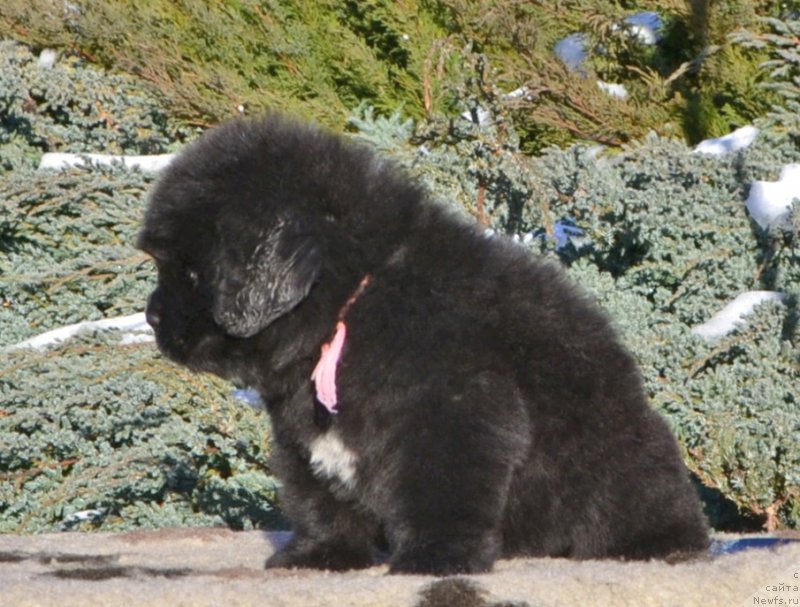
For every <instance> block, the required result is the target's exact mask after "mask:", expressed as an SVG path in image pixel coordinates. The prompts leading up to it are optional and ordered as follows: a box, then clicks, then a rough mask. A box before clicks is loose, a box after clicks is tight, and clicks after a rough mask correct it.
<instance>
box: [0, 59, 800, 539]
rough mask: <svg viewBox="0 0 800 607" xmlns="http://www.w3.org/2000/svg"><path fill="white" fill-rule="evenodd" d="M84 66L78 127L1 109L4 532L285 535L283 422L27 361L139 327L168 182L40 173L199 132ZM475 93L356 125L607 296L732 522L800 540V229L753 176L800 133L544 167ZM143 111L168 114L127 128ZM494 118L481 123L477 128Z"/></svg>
mask: <svg viewBox="0 0 800 607" xmlns="http://www.w3.org/2000/svg"><path fill="white" fill-rule="evenodd" d="M25 52H26V51H25V49H24V48H22V47H19V46H17V45H8V44H5V45H2V46H0V63H2V62H5V63H3V65H17V66H19V65H22V66H23V67H24V66H27V67H26V68H25V69H31V70H33V69H40V68H38V66H37V67H36V68H34V66H33V65H32V61H33V60H32V56H30V54H28V55H25ZM9 54H10V58H9ZM476 57H478V55H476ZM15 62H16V63H15ZM59 65H60V64H57V65H56V66H54V68H50V69H56V68H57V69H61V68H60V67H58V66H59ZM67 65H68V66H72V67H70V68H69V69H70V70H74V71H72V72H71V76H72V77H73V80H74V82H80V81H81V79H82V78H95V80H93V82H94V84H93V85H92V86H91V87H88V88H83V89H74V90H71V91H70V92H69V95H68V99H70V100H71V101H69V102H68V103H65V104H62V106H63V107H65V108H67V109H66V110H64V112H63V113H56V114H52V113H51V112H50V110H49V109H47V108H49V107H50V106H49V105H48V104H49V102H48V101H47V100H49V99H56V98H57V97H58V94H59V93H58V92H57V91H55V90H54V91H53V92H52V93H48V94H47V95H45V96H44V97H40V98H39V100H38V101H36V107H41V111H31V107H32V106H31V102H29V103H28V104H25V103H24V102H23V103H20V102H19V99H20V98H21V99H23V100H24V99H25V97H22V93H21V92H18V93H15V94H14V95H9V96H7V97H5V98H0V137H2V138H3V140H2V141H3V147H2V154H3V158H4V159H9V160H8V161H5V160H4V165H3V166H4V170H5V173H4V174H3V175H2V179H0V328H1V329H0V346H3V349H2V350H0V521H2V523H0V524H1V525H2V527H0V532H41V531H51V530H57V529H71V528H100V529H123V528H132V527H139V526H151V527H152V526H165V525H175V524H181V525H208V524H227V525H230V526H233V527H237V528H244V527H274V526H276V525H280V524H281V520H280V516H279V510H278V507H279V504H278V503H277V502H276V495H275V480H274V479H273V478H272V477H271V476H270V474H269V470H268V467H267V466H268V464H267V456H268V452H269V423H268V420H267V418H266V416H265V414H264V412H263V411H259V410H255V409H252V408H250V407H246V406H244V405H242V404H239V403H236V402H234V401H233V400H232V399H231V386H230V385H229V384H227V383H226V382H222V381H220V380H218V379H215V378H212V377H209V376H204V375H194V374H191V373H188V372H187V371H185V370H183V369H180V368H177V367H175V366H174V365H172V364H170V363H168V362H166V361H164V360H163V359H162V358H161V357H160V356H159V355H158V353H157V351H156V350H155V348H154V346H153V345H152V343H133V344H127V345H123V344H120V343H119V339H118V337H116V336H114V335H110V334H94V335H85V336H82V337H81V338H78V339H74V340H71V341H69V342H66V343H64V344H62V345H59V346H56V347H54V348H52V349H49V350H45V351H37V350H22V349H9V348H8V346H11V345H13V344H15V343H17V342H19V341H21V340H23V339H25V338H27V337H30V336H32V335H34V334H36V333H40V332H42V331H45V330H48V329H52V328H56V327H58V326H60V325H62V324H64V323H69V322H75V321H77V320H86V319H94V318H101V317H106V316H114V315H118V314H128V313H131V312H134V311H139V310H141V309H142V308H143V306H144V302H145V298H146V295H147V293H148V292H149V290H150V289H151V288H152V285H153V280H154V270H153V268H152V267H151V266H150V265H149V263H148V262H147V261H146V259H145V258H144V257H143V256H141V255H140V254H139V253H138V252H137V251H136V250H135V249H134V248H133V246H132V244H133V242H134V239H135V234H136V232H137V229H138V223H139V221H140V218H141V214H142V211H143V208H144V204H145V198H146V193H147V189H148V187H149V186H150V184H151V183H152V177H151V176H148V175H145V174H142V173H140V172H138V171H135V170H132V171H129V170H123V169H122V168H120V167H110V168H105V169H93V170H88V169H71V170H68V171H63V172H53V173H48V172H38V171H36V170H35V168H34V166H35V162H36V157H37V155H38V154H39V153H40V152H42V151H50V150H52V149H54V148H58V149H60V150H62V151H78V152H80V151H92V152H109V151H127V152H131V153H140V152H142V151H153V152H160V151H163V150H165V149H169V148H171V147H172V146H173V145H174V143H180V142H181V140H182V139H183V138H188V137H191V135H192V134H191V133H188V132H182V131H180V130H179V129H177V130H176V129H175V128H174V127H173V125H172V124H171V123H170V121H169V120H168V119H159V120H161V122H159V121H158V120H155V118H154V117H155V116H159V110H158V107H159V106H158V103H153V104H151V103H150V102H149V101H147V99H149V97H148V95H149V93H145V92H144V89H137V88H136V86H135V84H132V83H131V82H130V81H126V83H128V84H130V86H131V87H132V88H131V89H123V90H122V92H116V91H115V87H118V86H120V81H118V80H116V77H115V76H110V75H105V76H103V75H102V74H101V73H99V72H94V71H93V68H88V67H87V66H84V65H81V64H80V63H79V62H78V63H76V64H75V65H74V66H73V65H72V64H71V63H68V64H67ZM65 69H66V68H65ZM85 69H89V70H92V71H93V73H92V74H88V75H87V74H83V70H85ZM9 73H12V72H11V70H9V71H8V72H6V71H5V70H0V79H2V78H6V79H8V74H9ZM476 73H477V72H476ZM98 74H99V75H98ZM35 77H36V76H35V74H31V75H28V76H26V77H25V78H24V79H21V80H19V81H18V82H28V79H35ZM7 81H9V82H11V80H10V79H8V80H7ZM15 86H16V87H17V88H15V89H11V88H9V89H8V90H15V91H24V90H25V89H24V86H23V85H21V84H17V85H15ZM60 86H70V85H68V84H66V83H62V84H61V85H60ZM56 88H57V87H56ZM0 90H5V89H3V88H2V87H0ZM454 91H455V93H456V97H455V99H456V102H454V103H457V105H456V106H455V107H454V112H453V114H452V115H447V116H444V115H441V114H434V115H431V116H430V118H428V119H424V120H417V121H416V122H411V121H410V120H407V119H404V118H402V117H401V115H400V114H395V115H388V116H387V115H386V114H383V113H381V112H373V111H371V110H370V109H369V107H368V106H364V107H362V108H361V110H360V111H359V112H358V113H356V114H355V115H353V117H352V121H351V125H350V126H351V129H352V130H353V131H354V132H355V136H356V137H359V138H361V139H363V140H368V141H370V142H372V143H373V144H374V145H376V146H377V147H378V148H379V149H380V150H381V151H382V152H383V153H386V154H390V155H392V156H394V157H395V158H397V159H398V161H400V162H402V163H404V164H405V165H406V166H407V167H409V170H410V171H411V172H412V173H414V174H416V175H418V176H419V177H420V178H422V179H423V180H425V181H426V183H428V184H429V186H430V187H431V189H432V190H433V191H434V193H435V194H436V195H437V196H439V197H440V198H442V199H443V200H445V201H447V203H448V204H456V205H457V206H458V208H460V209H461V210H462V211H463V212H465V213H469V214H471V215H473V216H474V217H475V218H476V219H477V220H478V221H481V222H483V223H484V224H485V225H486V226H487V229H489V228H491V229H493V230H494V231H495V232H498V233H510V234H513V235H517V236H518V237H519V240H520V246H528V247H529V248H531V249H532V250H533V251H534V252H535V253H536V254H541V255H546V256H550V257H552V258H554V259H556V260H558V261H559V262H561V263H563V264H564V265H565V267H566V268H567V271H568V272H569V273H570V274H571V275H572V276H573V278H574V279H575V280H577V281H578V282H579V283H581V284H582V285H583V286H584V287H585V288H586V289H587V291H588V292H589V293H591V294H592V296H594V297H596V298H597V299H598V301H599V302H600V303H601V304H602V305H603V306H604V307H605V308H606V309H607V310H608V312H609V314H610V315H611V316H612V317H613V319H614V321H615V322H616V323H617V325H618V326H619V327H620V330H621V332H622V334H623V336H624V339H625V340H626V342H627V343H628V344H629V346H630V347H631V348H632V350H633V351H634V352H635V354H636V356H637V357H638V359H639V361H640V363H641V366H642V369H643V372H644V376H645V382H646V386H647V390H648V392H649V393H650V396H651V398H652V401H653V404H654V406H655V407H656V408H657V409H658V410H659V411H661V412H662V413H664V414H665V415H666V416H667V418H668V419H669V421H670V423H671V424H672V426H673V428H674V430H675V432H676V434H677V435H678V437H679V439H680V442H681V445H682V448H683V452H684V457H685V461H686V463H687V465H688V466H689V468H690V469H691V470H692V472H693V473H694V474H695V476H696V478H697V479H698V483H700V485H701V486H702V488H703V490H704V492H705V494H706V495H707V496H708V497H709V508H710V512H711V514H712V518H713V521H714V522H715V524H717V525H718V526H726V525H733V526H735V525H737V524H741V520H742V519H741V516H742V515H750V516H752V517H754V519H755V520H756V522H757V524H764V525H766V526H767V527H770V528H775V527H781V526H782V527H797V526H798V523H800V477H799V476H800V449H798V447H797V438H796V437H797V436H798V435H799V434H800V407H798V402H797V399H798V395H799V394H800V356H799V355H798V339H799V338H800V335H798V318H800V313H798V301H800V286H798V285H800V261H799V260H798V257H797V251H796V245H797V234H796V232H795V233H793V232H792V231H791V230H789V231H768V232H765V231H763V230H761V228H759V227H758V226H757V225H756V224H755V223H753V222H752V221H750V219H749V218H748V216H747V212H746V209H745V207H744V200H745V199H746V197H747V191H748V184H749V183H750V182H751V181H753V180H756V179H761V180H768V179H776V178H777V176H778V174H779V172H780V169H781V166H782V165H783V164H785V163H788V162H800V149H798V144H797V140H796V139H793V137H792V136H791V134H786V133H784V132H781V131H776V132H775V133H770V132H764V133H762V135H761V137H760V138H759V140H758V141H757V142H756V143H755V144H754V146H752V147H751V148H749V149H747V150H745V151H743V152H740V153H737V154H735V155H732V156H727V157H722V158H713V157H707V156H702V155H699V154H696V153H693V152H692V151H691V150H690V149H689V148H687V147H686V146H685V145H684V144H682V143H677V142H674V141H670V140H666V139H662V138H659V137H657V136H651V137H647V138H645V139H643V140H642V141H641V142H638V143H631V144H628V145H627V146H625V147H623V148H622V149H621V150H620V151H618V152H612V151H610V150H608V149H604V148H590V147H582V146H577V147H569V148H567V149H550V150H547V151H546V152H545V153H544V154H543V155H541V156H540V157H538V158H531V157H529V156H527V155H525V154H523V153H521V148H522V146H523V145H524V142H521V141H520V137H519V136H518V134H517V130H516V129H515V128H514V117H515V116H516V114H515V113H514V110H513V109H512V110H509V108H508V107H507V106H505V105H504V104H503V103H502V97H501V95H499V94H496V93H495V92H494V89H493V87H491V86H483V85H481V83H478V82H476V81H474V80H473V81H472V82H471V83H466V84H465V85H464V86H463V87H462V88H460V89H454ZM15 95H16V96H15ZM73 95H74V96H75V97H74V98H73V97H72V96H73ZM98 95H107V97H106V99H107V101H106V102H105V103H106V105H107V106H108V107H115V108H119V112H120V113H119V114H118V116H119V117H118V118H115V119H114V121H113V122H109V121H106V122H104V123H102V124H99V125H96V128H94V129H93V128H90V127H89V126H88V125H87V124H86V123H84V122H82V120H84V119H85V117H86V111H84V110H82V109H80V108H86V107H91V103H89V104H88V106H87V102H86V99H95V98H97V96H98ZM8 99H11V101H9V100H8ZM139 99H140V100H141V101H136V100H139ZM130 100H134V101H130ZM126 103H141V104H142V105H141V106H140V107H148V108H150V110H148V111H145V112H141V111H137V112H126V111H124V109H125V107H126ZM458 104H460V105H458ZM478 110H482V111H483V112H485V114H484V115H485V116H486V119H485V120H484V122H483V123H482V124H477V123H475V122H473V121H471V120H468V119H465V118H460V117H458V116H459V115H460V114H461V113H462V112H465V113H466V115H467V116H472V115H477V114H478V113H479V112H478ZM56 117H57V118H56ZM101 122H102V121H101ZM20 125H22V126H20ZM795 225H796V223H795ZM565 234H566V236H565ZM569 234H572V236H571V237H570V236H569ZM557 238H558V239H557ZM754 289H767V290H777V291H782V292H783V293H785V294H786V295H787V297H786V299H785V301H784V303H783V304H779V303H775V302H771V303H767V304H764V305H762V306H761V307H759V308H758V309H757V310H756V311H755V313H753V314H752V315H750V316H748V317H747V318H746V320H745V321H744V322H743V323H742V324H741V325H740V326H739V327H737V328H736V329H735V330H734V331H733V332H732V333H730V334H729V335H727V336H725V337H723V338H721V339H719V340H717V341H714V342H706V341H704V340H702V339H701V338H699V337H697V336H696V335H694V334H693V333H692V328H694V327H696V326H698V325H699V324H700V323H703V322H705V321H706V320H708V319H709V318H710V317H711V316H712V315H713V314H714V313H715V312H717V311H718V310H719V309H720V308H722V306H724V305H725V304H727V303H728V302H730V301H731V300H732V299H733V298H734V297H735V296H737V295H738V294H740V293H742V292H744V291H748V290H754ZM717 498H722V499H721V500H718V499H717ZM632 499H635V496H632ZM725 504H728V505H731V504H733V506H734V511H735V512H734V513H733V514H734V515H733V516H731V513H730V510H728V511H727V512H726V511H724V510H722V509H720V506H721V505H725ZM726 517H727V518H726Z"/></svg>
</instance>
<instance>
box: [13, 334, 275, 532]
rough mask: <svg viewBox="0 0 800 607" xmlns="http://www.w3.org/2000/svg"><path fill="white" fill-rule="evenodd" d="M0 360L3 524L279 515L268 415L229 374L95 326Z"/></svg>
mask: <svg viewBox="0 0 800 607" xmlns="http://www.w3.org/2000/svg"><path fill="white" fill-rule="evenodd" d="M2 359H3V365H2V367H3V370H2V371H1V372H0V514H1V515H2V516H0V533H8V532H14V533H33V532H42V531H53V530H57V529H60V530H68V529H74V528H82V529H102V530H123V529H132V528H138V527H167V526H176V525H202V526H206V525H222V524H227V525H229V526H231V527H233V528H240V529H241V528H253V527H258V526H271V527H274V526H276V525H280V524H281V518H280V515H279V514H278V512H277V510H276V509H275V500H276V485H275V481H274V480H273V479H272V477H271V476H270V475H269V471H268V468H267V462H266V457H267V454H268V452H269V446H268V437H269V425H268V421H267V419H266V417H265V414H264V412H257V411H255V410H253V409H251V408H249V407H243V406H242V405H241V404H236V403H233V402H232V401H231V398H230V387H229V385H228V384H227V383H225V382H221V381H219V380H215V379H213V378H212V377H210V376H200V375H194V374H191V373H188V372H187V371H185V370H183V369H180V368H177V367H175V366H174V365H172V364H169V363H166V362H165V361H163V360H161V359H160V357H158V356H157V355H156V354H155V352H154V346H153V345H152V344H139V345H128V346H121V345H118V344H117V343H116V339H115V338H113V337H111V336H109V335H103V334H99V335H95V336H86V337H83V338H79V339H75V340H72V341H70V342H68V343H67V344H66V345H62V346H60V347H57V348H54V349H51V350H48V351H47V352H40V351H36V350H16V351H11V352H8V351H7V352H5V353H3V357H2ZM81 513H83V515H81Z"/></svg>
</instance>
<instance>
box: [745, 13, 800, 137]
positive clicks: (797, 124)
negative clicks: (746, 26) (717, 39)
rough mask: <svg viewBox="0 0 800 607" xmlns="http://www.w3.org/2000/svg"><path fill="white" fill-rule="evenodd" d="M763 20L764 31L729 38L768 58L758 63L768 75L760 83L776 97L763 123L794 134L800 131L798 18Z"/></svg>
mask: <svg viewBox="0 0 800 607" xmlns="http://www.w3.org/2000/svg"><path fill="white" fill-rule="evenodd" d="M796 10H797V9H795V11H796ZM764 23H765V25H766V26H767V28H768V29H767V31H764V32H762V33H756V32H749V31H747V30H743V31H740V32H737V34H736V35H735V36H733V38H732V39H733V41H734V42H737V43H739V44H741V45H742V46H744V47H746V48H755V49H759V50H761V51H763V52H766V53H767V54H768V57H769V59H768V60H767V61H765V62H764V63H763V64H762V65H761V66H760V67H761V69H762V71H764V72H767V73H768V75H769V77H768V79H767V80H766V81H765V82H763V83H762V86H763V87H764V88H766V89H769V90H770V91H773V92H774V93H775V94H776V95H777V96H778V98H777V99H776V103H775V104H774V106H773V107H772V108H771V110H772V111H771V112H770V113H769V115H768V117H767V123H768V124H770V125H771V126H775V127H778V128H780V129H781V130H783V131H785V132H787V133H789V134H791V135H794V136H796V135H797V133H798V132H800V42H798V41H800V20H798V19H797V13H796V12H795V14H794V16H793V18H790V19H786V20H781V19H776V18H769V19H764Z"/></svg>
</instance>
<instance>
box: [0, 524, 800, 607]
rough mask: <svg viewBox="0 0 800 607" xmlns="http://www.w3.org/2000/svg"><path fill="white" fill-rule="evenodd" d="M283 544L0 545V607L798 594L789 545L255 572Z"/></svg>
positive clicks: (162, 537)
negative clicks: (448, 566) (436, 569)
mask: <svg viewBox="0 0 800 607" xmlns="http://www.w3.org/2000/svg"><path fill="white" fill-rule="evenodd" d="M794 537H798V534H796V532H795V536H794ZM287 538H288V535H287V534H286V533H265V532H260V531H249V532H233V531H228V530H225V529H166V530H160V531H136V532H131V533H120V534H82V533H62V534H47V535H38V536H12V535H3V536H0V589H2V591H0V592H1V594H0V604H2V605H4V606H8V607H33V606H40V605H42V606H43V605H59V606H60V607H71V606H73V605H74V606H78V605H79V606H81V607H92V606H95V605H97V606H101V605H102V606H104V607H106V606H109V605H126V606H138V605H147V606H148V607H158V606H162V605H163V606H164V607H176V606H187V607H188V606H204V605H209V606H211V605H214V606H217V605H225V606H226V607H227V606H235V605H270V606H272V607H280V606H287V607H288V606H298V607H301V606H302V607H313V606H315V605H336V606H337V607H338V606H356V607H367V606H376V607H377V606H380V607H387V606H394V605H397V606H412V607H436V606H438V605H453V607H456V603H454V602H453V601H456V602H457V603H458V604H460V605H465V606H472V605H475V606H479V607H480V606H486V607H491V606H494V607H499V605H504V606H506V607H508V606H512V605H513V606H517V607H523V606H525V605H527V606H529V607H534V606H554V607H555V606H562V605H563V606H567V605H569V606H574V605H593V606H605V605H608V606H612V605H613V606H614V607H619V606H622V607H624V606H628V605H630V606H632V607H633V606H637V607H641V606H649V605H681V606H683V607H689V606H692V605H698V606H700V605H703V606H725V607H729V606H731V605H745V604H749V605H753V604H760V603H754V602H753V601H754V597H763V598H766V599H769V598H773V599H774V598H782V599H783V600H784V603H783V604H791V603H789V599H793V600H798V599H800V592H796V591H795V590H794V589H792V587H791V586H792V584H794V585H795V587H797V585H800V579H798V577H800V542H791V543H789V544H786V545H782V546H778V547H775V548H771V549H749V550H745V551H742V552H738V553H734V554H729V555H723V556H718V557H715V558H705V559H701V560H696V561H693V562H685V563H679V564H674V565H670V564H667V563H663V562H629V563H623V562H617V561H584V562H575V561H569V560H566V559H514V560H503V561H500V562H499V563H498V564H497V565H496V567H495V570H494V572H492V573H490V574H484V575H476V576H465V577H459V578H447V579H444V580H442V579H436V578H432V577H426V576H389V575H386V572H387V567H386V566H376V567H373V568H371V569H368V570H365V571H358V572H349V573H328V572H317V571H299V570H295V571H290V570H272V571H265V570H263V569H262V566H263V563H264V560H265V558H266V557H267V556H268V554H270V553H271V552H272V551H273V550H275V549H276V548H277V547H279V546H280V545H281V544H282V543H283V542H285V541H286V540H287ZM726 539H729V538H726ZM781 585H783V592H782V593H781V591H780V586H781ZM773 587H777V588H778V590H770V588H773ZM765 604H766V603H765Z"/></svg>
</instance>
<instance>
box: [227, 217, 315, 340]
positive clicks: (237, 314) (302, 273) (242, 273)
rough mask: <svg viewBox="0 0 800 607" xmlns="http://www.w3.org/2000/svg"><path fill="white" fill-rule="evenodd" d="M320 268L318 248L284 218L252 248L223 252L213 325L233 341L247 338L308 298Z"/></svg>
mask: <svg viewBox="0 0 800 607" xmlns="http://www.w3.org/2000/svg"><path fill="white" fill-rule="evenodd" d="M321 265H322V253H321V251H320V247H319V243H318V242H317V240H316V239H315V238H314V236H313V235H311V234H309V233H307V232H306V233H303V231H302V230H300V229H299V226H298V224H297V222H296V221H294V220H292V219H291V218H282V219H279V220H278V221H276V222H275V223H274V224H273V225H272V226H271V227H270V229H269V230H268V231H266V232H262V233H261V234H260V236H259V237H258V239H257V241H256V242H255V243H249V245H247V244H245V243H243V242H230V243H228V246H227V250H226V251H225V252H224V253H223V259H222V260H221V263H220V267H219V268H218V272H219V278H218V280H217V285H216V292H215V294H214V304H213V315H214V320H215V321H216V322H217V324H219V325H220V326H222V328H224V329H225V331H226V333H228V334H230V335H232V336H234V337H251V336H253V335H255V334H256V333H258V332H259V331H261V330H262V329H263V328H265V327H266V326H267V325H269V324H270V323H271V322H272V321H274V320H275V319H277V318H279V317H280V316H283V315H284V314H286V313H287V312H290V311H291V310H292V308H294V307H295V306H296V305H297V304H299V303H300V302H301V301H302V300H303V299H304V298H305V297H306V295H308V292H309V291H310V290H311V287H312V286H313V284H314V282H315V280H316V278H317V275H318V274H319V270H320V266H321Z"/></svg>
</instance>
